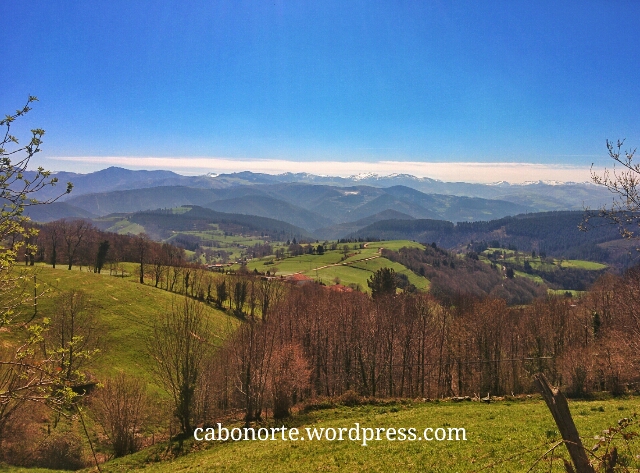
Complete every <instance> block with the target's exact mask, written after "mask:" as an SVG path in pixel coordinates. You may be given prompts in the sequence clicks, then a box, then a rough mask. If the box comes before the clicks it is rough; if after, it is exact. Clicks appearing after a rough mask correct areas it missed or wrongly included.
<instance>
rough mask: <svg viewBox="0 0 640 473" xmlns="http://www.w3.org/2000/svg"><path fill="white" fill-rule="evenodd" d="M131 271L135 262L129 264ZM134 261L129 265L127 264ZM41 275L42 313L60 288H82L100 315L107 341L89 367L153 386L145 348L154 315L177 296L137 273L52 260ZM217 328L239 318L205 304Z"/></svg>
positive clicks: (218, 330)
mask: <svg viewBox="0 0 640 473" xmlns="http://www.w3.org/2000/svg"><path fill="white" fill-rule="evenodd" d="M125 266H127V270H130V271H131V272H133V264H127V265H125ZM129 266H131V267H129ZM35 268H36V269H35V271H37V280H38V283H39V284H41V285H42V286H41V287H42V288H44V289H47V290H48V293H47V294H46V296H45V297H40V298H39V300H38V313H39V315H40V316H47V315H48V314H52V313H53V312H54V311H55V310H56V308H55V301H56V299H55V296H56V294H58V293H60V292H61V291H67V290H82V291H84V292H85V294H86V296H87V300H88V302H89V310H91V311H93V312H94V313H95V314H96V315H97V319H98V321H99V324H100V327H101V331H102V335H101V342H102V345H104V347H106V348H104V349H103V350H102V353H101V354H100V355H99V356H97V357H96V360H95V361H94V362H93V364H92V366H91V369H90V371H91V372H94V373H100V374H101V375H113V374H115V373H116V372H118V371H124V372H126V373H129V374H132V375H135V376H137V377H140V378H143V379H145V380H146V381H147V382H148V383H149V384H150V385H151V386H155V382H154V380H153V378H152V376H151V375H150V374H149V373H150V367H151V363H152V360H151V359H150V357H149V355H148V354H147V351H146V340H147V338H148V337H149V336H150V334H151V329H152V327H153V322H154V319H155V318H156V317H157V316H158V314H160V313H162V312H163V311H166V310H170V309H171V304H172V301H174V300H175V299H176V298H179V297H180V296H175V295H173V294H171V293H169V292H167V291H164V290H162V289H157V288H154V287H152V286H147V285H141V284H139V283H137V282H136V281H135V278H134V277H125V278H121V277H116V276H109V272H108V271H106V272H104V271H103V273H102V274H95V273H92V272H87V271H78V270H77V269H74V270H72V271H68V270H67V269H66V268H64V269H63V268H62V267H60V266H59V267H58V268H56V269H52V268H51V267H48V266H36V267H35ZM204 310H205V313H206V314H207V316H208V317H209V320H210V324H211V327H212V329H213V332H214V333H218V334H223V333H225V332H226V331H227V330H230V329H231V328H232V327H233V326H235V324H236V323H237V322H236V319H235V318H233V317H230V316H228V315H226V314H225V313H224V312H221V311H218V310H216V309H214V308H212V307H210V306H207V305H204Z"/></svg>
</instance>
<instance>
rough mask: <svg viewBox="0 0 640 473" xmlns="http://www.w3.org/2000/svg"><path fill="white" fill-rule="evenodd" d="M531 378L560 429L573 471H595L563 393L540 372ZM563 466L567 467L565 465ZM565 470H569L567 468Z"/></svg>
mask: <svg viewBox="0 0 640 473" xmlns="http://www.w3.org/2000/svg"><path fill="white" fill-rule="evenodd" d="M533 379H534V382H535V384H536V387H537V388H538V391H540V393H541V394H542V397H543V398H544V400H545V402H546V403H547V407H548V408H549V410H550V411H551V414H552V415H553V419H554V420H555V421H556V425H557V426H558V430H560V434H561V435H562V439H563V440H564V444H565V445H566V447H567V450H569V455H570V456H571V461H572V462H573V465H574V466H575V472H576V473H595V470H594V469H593V467H592V466H591V463H590V462H589V458H588V457H587V452H586V450H585V449H584V447H583V446H582V441H581V440H580V436H579V435H578V429H576V425H575V424H574V423H573V418H572V417H571V412H569V405H568V404H567V399H566V398H565V397H564V394H562V393H561V392H560V390H559V389H558V388H554V387H553V386H551V385H550V384H549V381H547V378H546V377H545V376H544V374H542V373H538V374H536V375H534V376H533ZM565 468H567V467H566V465H565ZM567 471H571V470H569V468H567Z"/></svg>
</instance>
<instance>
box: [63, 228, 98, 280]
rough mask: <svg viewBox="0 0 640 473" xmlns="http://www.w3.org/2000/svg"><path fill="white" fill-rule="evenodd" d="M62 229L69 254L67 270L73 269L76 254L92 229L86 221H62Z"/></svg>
mask: <svg viewBox="0 0 640 473" xmlns="http://www.w3.org/2000/svg"><path fill="white" fill-rule="evenodd" d="M60 229H61V232H62V239H63V240H64V244H65V250H66V252H67V269H69V270H70V269H71V267H72V265H73V263H74V261H75V257H76V253H77V252H78V248H79V246H80V244H81V243H82V242H83V240H84V238H85V236H86V235H87V233H88V232H89V230H90V229H91V224H90V223H89V222H86V221H84V220H74V221H72V222H67V221H64V220H63V221H61V222H60Z"/></svg>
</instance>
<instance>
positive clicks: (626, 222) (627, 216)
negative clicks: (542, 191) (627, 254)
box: [581, 140, 640, 239]
mask: <svg viewBox="0 0 640 473" xmlns="http://www.w3.org/2000/svg"><path fill="white" fill-rule="evenodd" d="M623 146H624V140H622V141H620V140H618V141H617V142H616V143H615V144H614V143H613V142H611V141H609V140H607V151H608V152H609V157H610V158H611V159H612V160H613V168H612V169H611V170H609V169H605V170H604V172H603V173H602V174H598V173H596V172H595V171H594V170H593V165H592V167H591V180H592V181H593V182H594V183H595V184H598V185H601V186H604V187H606V188H607V189H608V190H609V191H610V192H611V193H612V194H613V201H612V203H611V205H610V206H608V207H607V206H603V207H602V208H601V209H600V210H599V211H597V212H594V211H587V212H585V216H584V219H583V223H582V225H581V229H582V230H588V229H589V228H590V226H591V220H592V219H594V217H604V218H606V219H608V220H609V221H610V222H611V223H613V224H615V225H617V226H618V228H619V230H620V234H621V235H622V236H623V237H624V238H627V239H632V238H638V234H637V232H638V230H639V228H638V227H640V163H638V162H634V158H635V153H636V149H633V150H625V151H623V149H622V147H623Z"/></svg>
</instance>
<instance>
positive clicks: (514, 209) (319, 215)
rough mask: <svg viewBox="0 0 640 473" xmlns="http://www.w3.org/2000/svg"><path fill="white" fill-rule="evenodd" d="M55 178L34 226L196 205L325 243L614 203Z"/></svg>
mask: <svg viewBox="0 0 640 473" xmlns="http://www.w3.org/2000/svg"><path fill="white" fill-rule="evenodd" d="M55 176H56V177H57V178H58V179H59V181H60V183H61V185H60V186H56V187H47V188H45V189H43V191H42V192H41V193H40V195H39V198H40V199H46V198H54V197H56V196H57V195H58V194H59V192H60V190H61V189H62V188H63V184H64V183H65V182H67V181H71V182H72V183H73V184H74V189H73V192H72V193H71V194H70V195H64V196H62V197H61V198H60V199H59V201H58V202H56V204H55V205H49V206H36V207H32V208H30V209H28V210H27V212H26V213H27V215H29V216H31V217H32V219H33V220H36V221H42V222H46V221H51V220H56V219H58V218H92V217H95V216H104V215H108V214H111V213H133V212H139V211H146V210H155V209H163V208H174V207H179V206H183V205H192V206H193V205H195V206H200V207H206V208H209V209H212V210H215V211H217V212H225V213H230V214H243V215H255V216H259V217H264V218H269V219H274V220H278V221H281V222H286V223H288V224H290V225H293V226H295V227H299V228H301V229H304V230H305V231H306V232H308V233H309V234H312V235H315V236H316V237H317V238H322V239H325V238H338V237H342V236H345V235H349V234H356V232H358V231H359V230H361V229H362V228H364V227H366V226H367V225H370V224H375V223H376V222H379V221H387V220H394V219H395V220H412V219H431V220H448V221H451V222H475V221H486V220H492V219H493V220H495V219H499V218H502V217H505V216H509V215H517V214H524V213H532V212H539V211H549V210H578V209H580V210H582V209H583V208H584V207H585V206H588V207H591V208H594V207H599V206H601V205H603V204H606V203H608V202H609V201H610V199H611V197H610V193H609V192H608V191H607V190H606V189H603V188H601V187H599V186H595V185H592V184H589V183H559V182H535V183H528V184H508V183H504V182H502V183H497V184H469V183H463V182H442V181H438V180H435V179H429V178H418V177H415V176H411V175H407V174H394V175H389V176H379V175H376V174H361V175H357V176H351V177H335V176H317V175H313V174H306V173H297V174H294V173H284V174H278V175H271V174H262V173H252V172H248V171H246V172H239V173H232V174H220V175H212V174H210V175H203V176H181V175H179V174H176V173H174V172H171V171H132V170H128V169H123V168H117V167H110V168H107V169H104V170H101V171H97V172H94V173H90V174H75V173H69V172H60V173H57V174H55Z"/></svg>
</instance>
